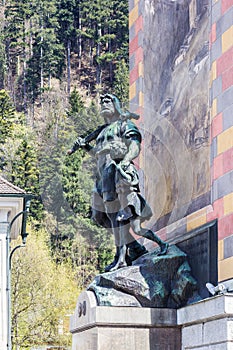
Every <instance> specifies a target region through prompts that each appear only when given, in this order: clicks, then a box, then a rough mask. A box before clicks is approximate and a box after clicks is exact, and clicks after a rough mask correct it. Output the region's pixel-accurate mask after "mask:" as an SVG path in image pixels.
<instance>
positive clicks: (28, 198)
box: [6, 194, 33, 350]
mask: <svg viewBox="0 0 233 350" xmlns="http://www.w3.org/2000/svg"><path fill="white" fill-rule="evenodd" d="M32 198H33V196H32V195H28V194H26V195H25V196H24V208H23V210H22V211H21V212H19V213H18V214H16V215H15V216H14V218H13V219H12V220H11V222H10V223H9V225H8V229H7V236H6V259H7V261H6V264H7V265H6V267H7V287H6V292H7V349H8V350H12V343H11V259H12V256H13V254H14V252H15V251H16V250H17V249H19V248H22V247H25V245H26V238H27V236H28V234H27V233H26V223H27V216H28V213H29V208H30V202H31V199H32ZM20 216H23V221H22V229H21V237H22V244H20V245H17V246H16V247H15V248H14V249H13V250H12V251H11V247H10V241H11V237H10V234H11V228H12V225H13V224H14V222H15V221H16V219H18V217H20Z"/></svg>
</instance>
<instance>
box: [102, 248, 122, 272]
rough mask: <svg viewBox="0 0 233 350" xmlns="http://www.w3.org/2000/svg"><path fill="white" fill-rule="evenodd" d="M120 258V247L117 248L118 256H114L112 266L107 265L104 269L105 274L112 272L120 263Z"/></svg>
mask: <svg viewBox="0 0 233 350" xmlns="http://www.w3.org/2000/svg"><path fill="white" fill-rule="evenodd" d="M119 256H120V248H119V247H116V254H115V256H114V259H113V261H112V262H111V264H109V265H107V266H106V267H105V269H104V272H109V271H111V269H112V268H113V267H114V266H115V265H116V264H117V262H118V259H119Z"/></svg>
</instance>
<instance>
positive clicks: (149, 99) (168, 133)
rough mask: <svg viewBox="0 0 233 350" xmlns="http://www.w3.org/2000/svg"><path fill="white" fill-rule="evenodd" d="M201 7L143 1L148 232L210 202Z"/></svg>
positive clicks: (202, 0)
mask: <svg viewBox="0 0 233 350" xmlns="http://www.w3.org/2000/svg"><path fill="white" fill-rule="evenodd" d="M207 3H208V1H207V0H190V1H188V0H177V1H172V0H146V1H145V2H144V7H143V11H144V13H143V17H144V21H143V22H144V27H143V50H144V96H145V101H144V124H143V129H144V140H145V141H144V159H143V162H144V165H143V168H144V171H145V174H147V176H146V178H145V183H144V189H145V195H146V198H147V200H148V202H149V203H151V204H152V205H153V211H154V217H153V222H152V225H153V224H154V223H155V222H156V224H154V229H159V228H161V227H164V226H166V225H169V224H171V223H173V222H175V221H177V220H178V219H181V218H182V217H184V216H185V215H187V214H190V213H192V212H194V211H196V210H198V209H200V208H202V207H204V206H206V205H207V204H209V203H210V164H209V159H210V155H209V152H210V148H209V124H210V120H209V115H208V80H209V61H208V58H209V43H208V33H209V27H208V13H207V12H208V6H207ZM152 164H153V166H152Z"/></svg>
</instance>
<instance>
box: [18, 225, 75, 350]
mask: <svg viewBox="0 0 233 350" xmlns="http://www.w3.org/2000/svg"><path fill="white" fill-rule="evenodd" d="M45 241H46V233H45V232H43V231H39V232H37V233H35V232H33V231H31V232H30V235H29V236H28V239H27V245H26V247H24V248H23V249H20V250H18V251H17V253H16V254H15V255H14V258H13V261H12V329H13V334H12V335H13V338H12V344H13V349H18V348H19V347H20V348H21V349H28V348H30V346H31V344H34V345H43V344H44V343H47V344H48V343H50V344H51V345H57V346H59V345H63V344H64V343H65V344H69V343H70V340H71V337H70V336H69V332H68V329H65V330H63V331H64V333H63V334H59V333H58V326H59V324H61V321H64V320H65V319H66V317H67V316H66V315H69V314H70V313H72V312H73V310H74V308H75V302H76V298H77V294H78V289H77V287H76V283H75V279H74V274H73V272H72V270H71V269H70V268H69V266H64V265H60V266H56V265H55V264H54V262H53V261H52V260H51V257H50V254H49V251H48V249H47V246H46V244H45ZM16 243H17V242H16ZM16 243H15V244H16Z"/></svg>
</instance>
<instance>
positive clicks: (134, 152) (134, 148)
mask: <svg viewBox="0 0 233 350" xmlns="http://www.w3.org/2000/svg"><path fill="white" fill-rule="evenodd" d="M140 150H141V145H140V142H139V141H138V140H131V142H130V145H129V147H128V152H127V154H126V155H125V157H124V159H122V161H121V162H120V166H121V168H122V169H123V170H124V169H127V168H128V166H129V165H130V163H131V162H132V161H133V160H134V159H135V158H137V157H138V156H139V153H140Z"/></svg>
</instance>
